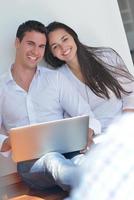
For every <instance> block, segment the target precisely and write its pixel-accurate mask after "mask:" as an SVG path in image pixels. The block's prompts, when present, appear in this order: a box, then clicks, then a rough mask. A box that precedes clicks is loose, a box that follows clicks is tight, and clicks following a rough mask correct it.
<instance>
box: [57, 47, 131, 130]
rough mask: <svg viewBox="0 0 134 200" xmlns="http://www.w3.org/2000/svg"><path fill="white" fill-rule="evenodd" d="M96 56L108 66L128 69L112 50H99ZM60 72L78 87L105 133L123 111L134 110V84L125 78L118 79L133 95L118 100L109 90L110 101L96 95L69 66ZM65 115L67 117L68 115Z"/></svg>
mask: <svg viewBox="0 0 134 200" xmlns="http://www.w3.org/2000/svg"><path fill="white" fill-rule="evenodd" d="M95 54H96V55H97V56H98V57H99V58H100V59H101V60H103V61H104V62H105V63H107V64H110V65H112V66H115V67H116V66H118V67H122V68H124V67H125V68H126V66H125V64H124V62H123V60H122V59H121V57H120V56H119V55H118V54H117V53H116V52H115V51H113V50H112V49H110V48H104V49H102V50H98V51H96V52H95ZM58 71H60V72H61V73H63V74H64V75H65V76H66V77H67V78H68V79H69V81H70V82H71V84H72V85H74V86H75V87H76V89H77V90H78V91H79V92H80V94H81V95H82V97H83V98H84V99H85V100H86V101H87V102H88V103H89V104H90V107H91V109H92V111H93V113H94V115H95V117H96V119H98V120H99V121H100V122H101V125H102V131H104V130H105V128H107V127H108V126H109V124H111V123H112V121H113V120H115V119H116V117H118V116H120V115H121V113H122V110H123V109H126V108H130V109H134V82H131V81H128V80H127V81H126V79H125V78H121V77H118V79H120V78H121V80H122V81H123V83H122V86H123V88H125V89H126V90H127V91H132V93H131V94H130V95H122V98H121V99H117V98H116V96H115V95H114V94H113V92H111V91H110V90H109V93H110V99H106V98H105V99H104V98H101V97H98V96H97V95H95V94H94V93H93V92H92V90H91V89H90V88H89V87H88V86H86V85H85V84H84V83H83V82H81V81H80V80H79V79H78V78H77V77H76V76H75V75H74V74H73V73H72V71H71V70H70V68H69V67H68V66H67V64H66V65H63V66H62V67H60V68H58ZM111 84H112V83H111ZM65 115H67V113H66V114H65Z"/></svg>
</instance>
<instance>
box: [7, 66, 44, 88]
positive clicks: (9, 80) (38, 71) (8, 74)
mask: <svg viewBox="0 0 134 200" xmlns="http://www.w3.org/2000/svg"><path fill="white" fill-rule="evenodd" d="M12 68H13V64H12V65H11V67H10V69H9V70H8V72H7V76H6V83H7V84H8V83H9V82H12V81H14V79H13V76H12V73H11V70H12ZM40 72H41V67H40V66H37V70H36V73H35V77H37V76H38V75H39V74H40Z"/></svg>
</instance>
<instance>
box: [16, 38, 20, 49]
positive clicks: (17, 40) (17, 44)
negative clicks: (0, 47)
mask: <svg viewBox="0 0 134 200" xmlns="http://www.w3.org/2000/svg"><path fill="white" fill-rule="evenodd" d="M19 45H20V40H19V39H18V38H16V39H15V47H16V48H18V47H19Z"/></svg>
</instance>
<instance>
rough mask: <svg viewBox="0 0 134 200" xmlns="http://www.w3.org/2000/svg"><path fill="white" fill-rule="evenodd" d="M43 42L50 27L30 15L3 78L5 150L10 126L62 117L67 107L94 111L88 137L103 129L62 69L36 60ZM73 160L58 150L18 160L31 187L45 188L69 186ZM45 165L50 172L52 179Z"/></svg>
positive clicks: (0, 111)
mask: <svg viewBox="0 0 134 200" xmlns="http://www.w3.org/2000/svg"><path fill="white" fill-rule="evenodd" d="M45 45H46V29H45V27H44V25H43V24H42V23H40V22H38V21H27V22H25V23H23V24H21V25H20V26H19V28H18V30H17V34H16V40H15V47H16V57H15V62H14V64H13V65H12V67H11V70H10V71H9V72H8V73H6V74H5V75H3V77H1V83H0V124H1V131H2V130H5V133H6V135H2V134H1V135H0V147H1V152H5V151H8V150H10V141H9V138H8V130H9V129H10V128H13V127H18V126H22V125H27V124H33V123H38V122H45V121H51V120H57V119H62V118H63V116H64V111H66V112H68V113H69V114H70V116H76V115H82V114H88V115H89V116H90V124H89V128H90V129H89V142H90V140H91V137H92V133H93V131H94V132H95V133H99V132H100V123H99V122H98V121H97V120H96V119H95V118H94V116H93V113H92V112H91V110H90V107H89V105H87V104H86V102H85V101H84V100H83V99H82V98H81V97H80V96H79V95H78V94H77V92H75V90H74V89H73V88H72V87H71V86H70V84H69V82H68V81H67V80H66V79H65V78H64V77H63V76H62V75H61V74H59V73H58V72H55V71H52V70H49V69H46V68H43V67H39V66H37V65H38V63H39V62H40V61H41V60H42V58H43V55H44V53H45ZM73 159H74V158H73ZM74 160H75V159H74ZM74 162H76V161H73V162H72V160H67V159H66V158H65V157H64V156H63V155H61V154H58V153H57V152H54V153H48V154H46V155H45V156H44V157H42V158H41V159H39V160H34V161H28V162H22V163H18V172H19V173H20V174H21V176H22V178H23V179H24V181H26V182H27V183H28V184H30V186H31V187H32V186H33V187H37V188H38V187H39V188H40V189H41V188H44V187H49V186H51V185H52V184H55V181H56V183H58V184H59V185H61V186H63V187H64V185H65V186H71V185H72V184H73V183H72V181H73V180H72V173H73V172H74V168H75V164H74ZM59 166H60V167H59ZM46 170H47V171H48V172H49V173H50V176H49V177H48V179H47V176H46V173H44V172H46ZM44 174H45V175H44ZM51 174H52V176H51ZM69 174H70V178H69ZM52 178H54V180H53V179H52ZM50 179H51V181H50Z"/></svg>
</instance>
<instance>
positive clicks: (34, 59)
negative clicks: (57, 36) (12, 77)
mask: <svg viewBox="0 0 134 200" xmlns="http://www.w3.org/2000/svg"><path fill="white" fill-rule="evenodd" d="M45 45H46V36H45V35H44V34H43V33H40V32H36V31H31V32H26V33H25V35H24V37H23V39H22V41H20V40H19V39H18V38H17V39H16V41H15V46H16V62H17V63H18V64H20V65H21V66H23V67H25V68H35V67H36V66H37V64H38V63H39V62H40V61H41V60H42V58H43V56H44V52H45Z"/></svg>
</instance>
